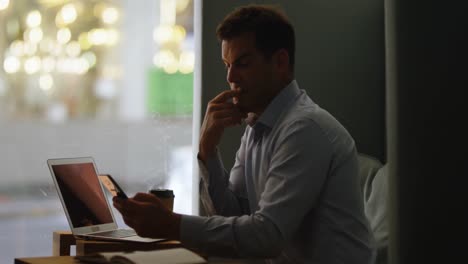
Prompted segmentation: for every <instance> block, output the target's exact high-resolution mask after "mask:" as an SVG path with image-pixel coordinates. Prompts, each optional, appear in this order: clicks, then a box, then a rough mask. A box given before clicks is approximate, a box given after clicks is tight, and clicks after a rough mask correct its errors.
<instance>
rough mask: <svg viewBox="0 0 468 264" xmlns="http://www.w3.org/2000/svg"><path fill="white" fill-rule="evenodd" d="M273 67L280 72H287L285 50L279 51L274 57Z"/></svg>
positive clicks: (286, 53) (287, 59)
mask: <svg viewBox="0 0 468 264" xmlns="http://www.w3.org/2000/svg"><path fill="white" fill-rule="evenodd" d="M274 60H275V65H276V67H277V69H278V70H279V71H281V72H289V67H290V65H289V53H288V51H287V50H286V49H279V50H277V51H276V52H275V55H274Z"/></svg>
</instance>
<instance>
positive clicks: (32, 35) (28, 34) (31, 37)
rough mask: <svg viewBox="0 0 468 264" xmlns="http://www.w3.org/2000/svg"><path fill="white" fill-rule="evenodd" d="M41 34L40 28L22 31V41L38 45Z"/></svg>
mask: <svg viewBox="0 0 468 264" xmlns="http://www.w3.org/2000/svg"><path fill="white" fill-rule="evenodd" d="M42 37H43V33H42V29H41V28H40V27H35V28H28V29H26V31H24V36H23V38H24V40H26V41H31V42H32V43H39V42H40V41H41V40H42Z"/></svg>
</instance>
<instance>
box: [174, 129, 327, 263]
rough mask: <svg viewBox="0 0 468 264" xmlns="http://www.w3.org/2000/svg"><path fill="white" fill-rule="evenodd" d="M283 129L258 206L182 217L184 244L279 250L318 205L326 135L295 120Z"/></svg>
mask: <svg viewBox="0 0 468 264" xmlns="http://www.w3.org/2000/svg"><path fill="white" fill-rule="evenodd" d="M285 130H287V131H285V133H283V135H282V136H281V138H280V139H279V140H278V141H277V144H275V145H276V147H275V149H274V150H273V152H272V158H271V161H270V162H271V168H270V170H269V171H268V175H266V177H265V178H266V179H267V181H266V184H265V188H264V192H263V193H262V194H261V196H260V201H259V204H258V205H259V209H258V210H257V211H256V212H254V213H252V214H251V215H243V216H239V217H220V216H215V217H197V216H182V219H181V241H182V243H184V244H186V245H188V246H194V247H197V248H200V249H201V250H202V251H205V252H207V253H209V254H216V255H225V256H233V255H234V256H241V257H263V258H267V257H274V256H277V255H278V254H280V252H281V250H282V249H283V247H284V245H285V244H286V242H287V241H290V240H291V239H292V236H293V234H294V233H295V232H296V231H297V230H298V228H299V226H300V224H301V222H302V221H303V219H304V217H305V215H306V214H307V213H308V212H310V210H312V208H314V207H315V206H316V204H317V201H318V197H319V195H320V192H321V190H322V186H323V184H324V182H325V179H326V175H327V171H328V168H329V167H328V166H329V164H330V160H331V155H332V149H331V147H330V143H329V141H328V139H327V138H326V136H325V135H324V134H323V132H322V131H321V129H320V128H319V127H318V126H317V125H315V123H314V124H311V122H308V121H303V122H297V123H295V124H291V125H290V126H288V127H287V128H285ZM262 178H263V177H262Z"/></svg>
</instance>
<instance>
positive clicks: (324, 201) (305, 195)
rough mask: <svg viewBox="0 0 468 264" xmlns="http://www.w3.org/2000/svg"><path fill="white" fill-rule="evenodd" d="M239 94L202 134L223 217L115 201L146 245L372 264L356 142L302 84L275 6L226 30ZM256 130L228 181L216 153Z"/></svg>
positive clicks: (253, 11) (208, 178)
mask: <svg viewBox="0 0 468 264" xmlns="http://www.w3.org/2000/svg"><path fill="white" fill-rule="evenodd" d="M217 36H218V38H219V39H220V41H221V44H222V60H223V61H224V64H225V66H226V70H227V81H228V83H229V85H230V88H231V89H230V90H226V91H223V92H221V93H220V94H219V95H217V96H216V97H215V98H214V99H213V100H211V101H210V102H209V104H208V107H207V111H206V115H205V119H204V121H203V125H202V127H201V136H200V145H199V154H198V158H199V163H200V168H201V171H202V179H201V181H202V182H201V187H202V190H207V193H208V194H209V197H203V195H202V200H203V201H205V203H204V204H209V205H210V204H212V205H213V207H214V208H213V210H214V212H213V213H214V214H215V215H214V216H210V217H200V216H188V215H180V214H176V213H171V212H169V211H168V210H166V209H164V207H163V205H162V204H161V202H160V201H159V200H158V199H157V198H156V197H153V196H151V195H148V194H143V193H140V194H137V195H136V196H135V197H134V198H133V199H128V200H119V199H114V205H115V207H116V208H117V209H118V210H119V211H120V212H121V213H122V215H123V218H124V221H125V223H127V224H128V225H129V226H131V227H133V228H134V229H135V230H136V231H137V233H138V234H139V235H141V236H147V237H168V238H171V239H177V240H180V241H181V242H182V243H183V244H184V245H186V246H188V247H194V248H198V249H200V250H201V251H203V252H206V253H208V254H210V255H221V256H239V257H247V258H262V259H265V260H267V262H271V263H327V264H332V263H359V264H362V263H369V262H370V261H371V259H372V252H373V251H372V246H371V241H372V235H371V234H370V232H369V228H368V223H367V220H366V218H365V216H364V210H363V202H362V201H363V200H362V195H361V193H360V186H359V179H358V175H357V172H358V168H357V166H358V165H357V155H356V148H355V144H354V141H353V139H352V138H351V136H350V135H349V134H348V133H347V131H346V130H345V128H344V127H343V126H341V125H340V124H339V123H338V121H336V120H335V119H334V118H333V117H332V116H331V115H330V114H329V113H328V112H326V111H325V110H323V109H321V108H320V107H319V106H318V105H317V104H315V103H314V102H313V101H312V100H311V99H310V98H309V97H308V96H307V94H306V93H305V92H304V91H303V90H300V89H299V87H298V84H297V82H296V81H295V79H294V52H295V36H294V30H293V27H292V26H291V24H290V23H289V22H288V20H287V19H286V17H285V16H284V15H283V14H282V13H281V12H280V11H278V10H276V9H274V8H272V7H269V6H259V5H250V6H246V7H241V8H239V9H236V10H235V11H234V12H233V13H231V14H229V15H228V16H227V17H226V18H225V19H224V21H223V22H222V23H221V24H220V25H219V26H218V29H217ZM244 118H246V119H245V120H246V122H247V123H248V125H247V127H246V129H245V133H244V135H243V137H242V139H241V144H240V148H239V150H238V152H237V155H236V160H235V164H234V167H233V168H232V169H231V171H230V174H228V173H227V172H226V171H225V169H224V167H223V165H222V162H221V159H220V157H219V154H218V149H217V146H218V144H219V142H220V139H221V137H222V135H223V132H224V129H225V128H227V127H231V126H235V125H239V124H241V122H242V120H243V119H244Z"/></svg>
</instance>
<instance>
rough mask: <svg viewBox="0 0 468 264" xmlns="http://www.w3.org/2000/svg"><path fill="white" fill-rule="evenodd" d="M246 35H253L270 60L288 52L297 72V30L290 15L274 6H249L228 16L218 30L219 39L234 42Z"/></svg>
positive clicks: (256, 43) (291, 63)
mask: <svg viewBox="0 0 468 264" xmlns="http://www.w3.org/2000/svg"><path fill="white" fill-rule="evenodd" d="M244 33H253V34H254V36H255V45H256V48H257V49H258V50H259V51H260V52H262V53H263V55H264V56H265V58H267V59H270V58H271V56H272V55H273V53H274V52H276V51H277V50H279V49H286V50H287V51H288V54H289V64H290V65H291V69H294V61H295V59H294V53H295V42H296V41H295V36H294V28H293V26H292V25H291V23H290V22H289V20H288V18H287V17H286V15H285V14H284V13H283V12H282V11H281V10H280V9H278V8H276V7H274V6H271V5H248V6H243V7H239V8H237V9H235V10H234V11H233V12H232V13H230V14H228V15H227V16H226V17H225V18H224V20H223V21H222V22H221V23H220V24H219V25H218V28H217V29H216V36H217V37H218V40H220V41H223V40H230V39H232V38H235V37H239V36H240V35H242V34H244Z"/></svg>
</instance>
